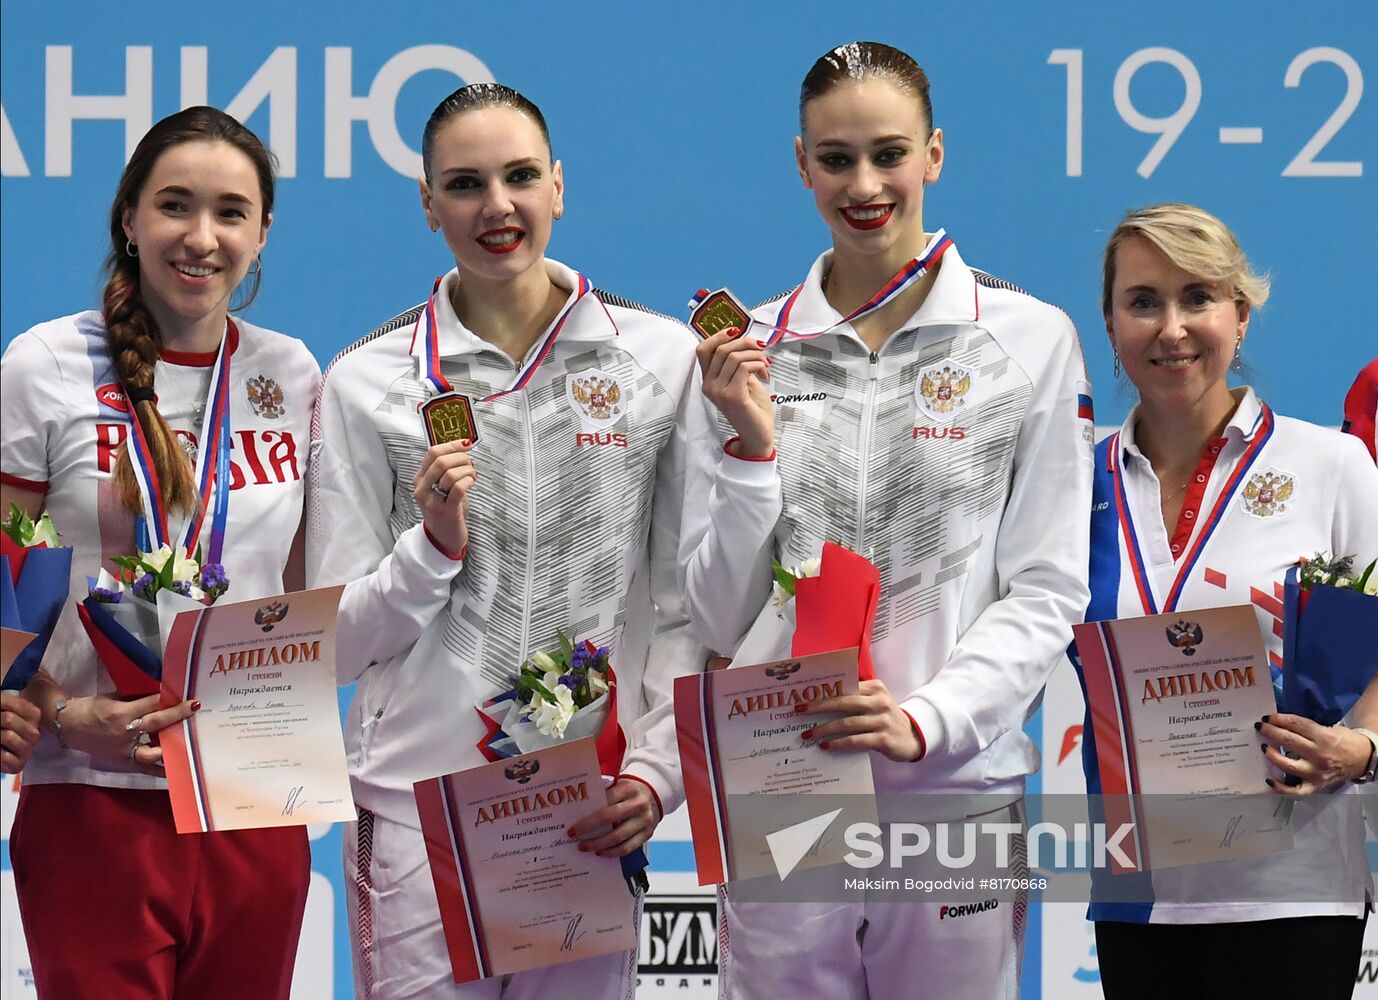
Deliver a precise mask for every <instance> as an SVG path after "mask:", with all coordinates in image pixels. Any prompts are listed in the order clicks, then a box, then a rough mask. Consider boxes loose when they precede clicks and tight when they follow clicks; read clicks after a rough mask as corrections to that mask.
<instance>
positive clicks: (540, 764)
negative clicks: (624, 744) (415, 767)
mask: <svg viewBox="0 0 1378 1000" xmlns="http://www.w3.org/2000/svg"><path fill="white" fill-rule="evenodd" d="M603 787H604V786H603V777H602V775H601V774H600V773H599V769H598V754H597V751H596V750H595V749H594V741H593V740H592V739H582V740H573V741H571V742H569V743H561V744H559V745H558V746H553V747H549V748H547V749H545V750H537V751H536V752H534V753H529V754H523V755H521V756H518V757H512V758H509V759H507V760H500V761H495V762H494V763H491V764H483V765H481V766H479V767H474V768H470V769H469V770H466V771H459V772H456V773H454V774H447V775H443V776H441V777H439V778H430V779H427V780H425V781H418V782H416V784H415V785H414V786H413V788H414V791H415V793H416V809H417V812H418V814H419V815H420V817H421V832H422V834H423V835H424V836H425V838H426V853H427V855H428V856H429V858H430V863H431V877H432V879H434V881H435V894H436V899H437V900H438V901H439V903H440V920H441V924H442V926H443V927H444V929H445V942H446V944H447V945H448V946H449V949H450V965H451V968H452V969H453V971H454V977H455V982H457V983H467V982H470V981H472V980H475V979H486V978H488V977H489V976H501V975H506V974H508V973H511V972H521V971H522V970H524V969H535V968H539V967H541V966H546V965H556V964H558V963H561V962H573V961H575V960H576V959H580V958H589V957H591V956H594V955H606V954H608V953H610V952H617V951H624V950H626V949H628V948H633V947H635V946H636V938H637V934H638V928H637V926H636V922H635V912H634V911H635V907H634V905H633V902H634V901H633V899H632V896H631V893H629V892H628V891H627V882H626V880H625V879H624V878H623V876H622V866H621V864H620V863H619V862H618V860H617V859H616V858H600V857H598V856H597V855H596V854H592V853H587V854H585V853H581V852H580V851H579V842H578V841H576V840H571V839H570V838H569V836H568V835H567V834H566V832H565V831H566V830H568V829H569V827H570V826H571V825H572V824H573V823H575V822H576V821H577V820H580V819H583V818H584V817H585V816H587V815H588V814H589V813H591V812H594V811H595V810H597V809H599V808H601V807H602V806H603V805H604V804H605V803H606V801H607V799H606V797H605V794H604V791H603Z"/></svg>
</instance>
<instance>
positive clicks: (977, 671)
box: [897, 316, 1094, 757]
mask: <svg viewBox="0 0 1378 1000" xmlns="http://www.w3.org/2000/svg"><path fill="white" fill-rule="evenodd" d="M1058 319H1059V321H1060V322H1062V323H1063V328H1062V329H1057V330H1050V331H1049V332H1050V334H1056V335H1057V340H1056V342H1055V343H1052V344H1050V345H1049V348H1050V351H1051V357H1049V359H1048V360H1047V362H1046V366H1045V367H1043V369H1042V372H1041V373H1038V372H1032V373H1030V374H1031V378H1032V381H1033V395H1032V397H1031V399H1030V403H1029V412H1028V415H1027V417H1026V419H1025V421H1024V424H1023V426H1022V427H1021V429H1020V432H1019V439H1018V441H1017V442H1016V445H1015V454H1014V476H1013V480H1012V483H1011V486H1010V495H1009V501H1008V503H1007V505H1006V507H1005V511H1004V514H1003V516H1002V517H1001V520H1000V528H999V534H998V535H997V537H996V539H995V571H996V576H997V581H998V587H999V594H1000V597H999V599H998V600H996V601H994V602H993V603H991V604H990V605H989V606H988V607H986V608H985V609H984V610H983V611H982V612H981V613H980V614H979V615H978V616H977V617H976V619H975V620H974V621H973V622H972V624H971V626H970V627H969V628H968V629H967V630H966V632H965V633H964V634H963V635H962V637H961V639H960V640H959V641H958V642H957V645H956V647H955V648H954V649H953V652H952V655H951V657H950V658H949V659H948V661H947V663H945V664H944V665H943V667H942V668H941V669H940V670H939V671H938V673H937V675H936V676H935V677H933V678H932V680H930V681H928V682H927V683H926V684H923V685H922V686H920V687H919V688H918V689H917V690H915V691H913V692H907V693H904V696H903V698H902V700H901V707H902V708H903V709H904V710H905V711H907V712H908V713H909V714H910V716H911V717H912V718H913V719H914V721H915V722H916V723H918V725H919V728H920V729H921V730H922V732H923V737H924V741H925V744H926V754H927V755H928V756H948V755H954V756H959V757H967V756H970V755H972V754H975V753H977V752H979V751H981V750H984V749H985V748H986V747H988V746H989V745H990V744H991V743H992V742H994V741H995V740H996V739H997V738H998V737H1000V736H1002V735H1004V734H1005V733H1006V732H1009V731H1010V730H1012V729H1016V728H1018V727H1019V726H1021V725H1023V723H1024V721H1025V718H1026V716H1027V714H1028V712H1029V710H1030V707H1031V706H1032V705H1033V703H1034V701H1035V700H1036V699H1037V698H1038V696H1039V694H1040V693H1041V692H1042V690H1043V686H1044V684H1045V683H1046V682H1047V679H1048V676H1049V675H1050V674H1051V673H1052V670H1053V667H1054V665H1055V664H1056V663H1057V661H1058V659H1059V658H1060V657H1061V656H1062V654H1063V652H1064V651H1065V650H1066V649H1067V644H1068V643H1069V642H1071V639H1072V625H1073V624H1074V623H1077V622H1080V621H1081V620H1082V617H1083V616H1084V615H1085V613H1086V605H1087V603H1088V601H1089V600H1090V591H1089V589H1088V587H1087V581H1086V567H1087V559H1088V552H1089V547H1090V510H1091V476H1092V464H1093V461H1094V455H1093V449H1092V445H1091V441H1090V440H1089V437H1088V436H1087V435H1085V434H1084V433H1083V427H1084V426H1089V425H1088V424H1086V422H1085V421H1082V420H1080V419H1079V418H1078V416H1077V396H1078V394H1079V393H1089V392H1090V387H1089V385H1087V384H1086V382H1085V377H1086V376H1085V367H1084V365H1083V362H1082V356H1081V347H1080V344H1079V343H1078V341H1077V335H1076V330H1075V328H1073V327H1072V325H1071V322H1070V320H1065V319H1064V318H1063V317H1061V316H1059V317H1058ZM1050 339H1052V338H1051V337H1050ZM1040 374H1041V377H1040ZM897 694H899V692H897Z"/></svg>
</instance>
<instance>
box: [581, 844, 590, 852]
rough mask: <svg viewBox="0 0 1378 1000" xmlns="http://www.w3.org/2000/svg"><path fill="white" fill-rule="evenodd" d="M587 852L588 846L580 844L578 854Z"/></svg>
mask: <svg viewBox="0 0 1378 1000" xmlns="http://www.w3.org/2000/svg"><path fill="white" fill-rule="evenodd" d="M588 852H589V845H588V844H580V845H579V853H580V854H587V853H588Z"/></svg>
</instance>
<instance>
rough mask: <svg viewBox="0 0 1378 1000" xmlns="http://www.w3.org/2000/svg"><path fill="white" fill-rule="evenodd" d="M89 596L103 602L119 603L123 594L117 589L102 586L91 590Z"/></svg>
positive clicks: (122, 598)
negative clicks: (107, 588)
mask: <svg viewBox="0 0 1378 1000" xmlns="http://www.w3.org/2000/svg"><path fill="white" fill-rule="evenodd" d="M91 596H92V597H94V598H95V599H96V600H98V601H100V602H101V603H103V604H119V603H120V601H122V600H124V594H123V593H121V592H120V591H118V590H106V589H105V588H104V587H97V588H96V589H95V590H93V591H91Z"/></svg>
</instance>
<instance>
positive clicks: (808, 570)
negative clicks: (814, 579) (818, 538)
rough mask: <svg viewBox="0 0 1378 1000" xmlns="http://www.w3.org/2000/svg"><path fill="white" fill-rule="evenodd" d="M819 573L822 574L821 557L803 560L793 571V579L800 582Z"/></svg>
mask: <svg viewBox="0 0 1378 1000" xmlns="http://www.w3.org/2000/svg"><path fill="white" fill-rule="evenodd" d="M821 572H823V558H822V556H814V557H813V558H812V559H805V560H804V561H803V562H802V563H800V564H799V565H798V566H797V567H795V569H794V575H795V577H796V578H798V579H801V580H802V579H803V578H804V577H806V576H817V575H818V574H819V573H821Z"/></svg>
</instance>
